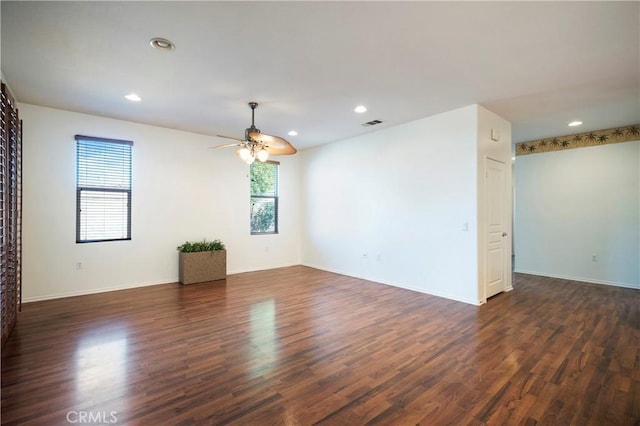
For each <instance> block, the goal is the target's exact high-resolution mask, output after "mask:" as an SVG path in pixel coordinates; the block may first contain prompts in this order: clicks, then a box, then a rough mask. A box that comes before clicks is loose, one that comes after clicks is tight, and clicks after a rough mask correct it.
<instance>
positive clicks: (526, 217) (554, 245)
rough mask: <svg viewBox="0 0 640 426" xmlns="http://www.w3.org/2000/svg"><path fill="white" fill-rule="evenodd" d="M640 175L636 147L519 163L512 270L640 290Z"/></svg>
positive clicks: (545, 155)
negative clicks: (513, 267) (513, 268)
mask: <svg viewBox="0 0 640 426" xmlns="http://www.w3.org/2000/svg"><path fill="white" fill-rule="evenodd" d="M639 170H640V142H625V143H619V144H611V145H603V146H594V147H589V148H578V149H571V150H566V151H556V152H549V153H541V154H532V155H525V156H520V157H518V158H517V160H516V166H515V174H516V178H515V181H516V233H515V238H516V240H515V254H516V271H517V272H524V273H530V274H536V275H545V276H551V277H560V278H568V279H575V280H580V281H587V282H595V283H603V284H613V285H619V286H624V287H633V288H640V266H639V265H640V189H639V187H640V185H639V180H640V176H639ZM594 254H595V255H596V256H597V262H593V261H592V256H593V255H594Z"/></svg>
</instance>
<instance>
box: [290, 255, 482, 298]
mask: <svg viewBox="0 0 640 426" xmlns="http://www.w3.org/2000/svg"><path fill="white" fill-rule="evenodd" d="M302 265H303V266H308V267H309V268H313V269H319V270H321V271H326V272H331V273H333V274H339V275H344V276H347V277H352V278H358V279H360V280H367V281H371V282H373V283H376V284H383V285H388V286H391V287H397V288H403V289H405V290H411V291H415V292H416V293H422V294H428V295H429V296H436V297H442V298H443V299H449V300H455V301H456V302H462V303H466V304H469V305H474V306H479V305H481V303H480V302H479V301H477V300H475V301H474V300H466V299H461V298H459V297H455V296H452V295H450V294H443V293H439V292H426V291H424V290H423V289H420V288H415V287H411V286H407V285H404V284H398V283H395V282H393V283H392V282H385V281H380V280H377V279H373V278H371V277H366V276H358V275H353V274H351V273H346V272H343V271H339V270H337V269H333V268H326V267H324V266H318V265H313V264H310V263H303V264H302Z"/></svg>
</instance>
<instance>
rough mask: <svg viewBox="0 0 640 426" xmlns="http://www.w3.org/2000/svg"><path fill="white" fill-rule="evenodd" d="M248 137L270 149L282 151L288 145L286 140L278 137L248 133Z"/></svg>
mask: <svg viewBox="0 0 640 426" xmlns="http://www.w3.org/2000/svg"><path fill="white" fill-rule="evenodd" d="M249 137H250V138H251V139H253V140H254V141H256V142H260V143H262V144H264V145H267V146H268V147H270V148H279V149H284V148H286V147H287V144H288V143H289V142H288V141H287V140H286V139H283V138H281V137H279V136H271V135H267V134H265V133H260V132H249Z"/></svg>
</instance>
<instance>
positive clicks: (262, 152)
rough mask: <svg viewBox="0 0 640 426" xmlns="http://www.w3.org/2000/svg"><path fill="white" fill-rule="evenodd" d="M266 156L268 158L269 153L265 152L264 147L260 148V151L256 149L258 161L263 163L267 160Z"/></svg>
mask: <svg viewBox="0 0 640 426" xmlns="http://www.w3.org/2000/svg"><path fill="white" fill-rule="evenodd" d="M268 158H269V153H268V152H267V150H266V149H264V148H262V149H261V150H260V151H258V161H260V162H261V163H264V162H265V161H267V159H268Z"/></svg>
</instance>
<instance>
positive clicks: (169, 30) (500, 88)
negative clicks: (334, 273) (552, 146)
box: [1, 0, 640, 149]
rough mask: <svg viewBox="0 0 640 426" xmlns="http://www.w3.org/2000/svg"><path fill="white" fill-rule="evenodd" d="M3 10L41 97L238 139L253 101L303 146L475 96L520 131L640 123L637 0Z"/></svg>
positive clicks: (272, 130)
mask: <svg viewBox="0 0 640 426" xmlns="http://www.w3.org/2000/svg"><path fill="white" fill-rule="evenodd" d="M1 8H2V10H1V13H2V27H1V32H2V51H1V59H2V63H1V67H2V73H3V74H4V76H5V78H6V79H7V82H8V84H9V85H10V87H11V88H12V90H13V92H14V93H15V95H16V97H17V98H18V100H19V101H21V102H25V103H31V104H36V105H43V106H50V107H54V108H60V109H65V110H70V111H78V112H85V113H89V114H96V115H101V116H106V117H113V118H119V119H124V120H130V121H136V122H141V123H149V124H154V125H159V126H164V127H170V128H175V129H182V130H188V131H193V132H198V133H203V134H207V135H215V134H226V135H231V136H236V137H242V136H243V131H244V129H245V128H246V127H247V126H248V125H249V124H250V117H251V114H250V110H249V108H248V106H247V102H248V101H254V100H255V101H258V102H259V103H260V107H259V108H258V110H257V112H256V125H257V126H258V127H259V128H261V129H262V131H263V132H265V133H269V134H274V135H280V136H284V137H285V138H287V139H290V140H291V142H292V143H293V144H294V145H295V146H296V147H298V148H299V149H300V148H302V149H303V148H307V147H311V146H314V145H319V144H323V143H328V142H333V141H337V140H341V139H344V138H348V137H352V136H356V135H359V134H363V133H367V132H372V131H376V130H377V129H380V128H384V127H387V126H393V125H397V124H400V123H404V122H408V121H411V120H415V119H418V118H422V117H426V116H430V115H434V114H437V113H440V112H445V111H449V110H452V109H455V108H458V107H462V106H466V105H470V104H474V103H479V104H482V105H484V106H485V107H487V108H488V109H490V110H492V111H494V112H496V113H497V114H499V115H501V116H503V117H504V118H506V119H507V120H509V121H511V122H512V124H513V139H514V141H515V142H520V141H524V140H531V139H536V138H540V137H547V136H558V135H563V134H568V133H574V132H576V131H588V130H596V129H600V128H607V127H614V126H622V125H628V124H636V123H638V122H640V2H637V1H633V2H608V1H603V2H401V3H399V2H180V1H172V2H26V1H20V2H12V1H6V0H3V1H2V2H1ZM153 37H164V38H168V39H170V40H171V41H173V42H174V43H175V45H176V49H175V50H174V51H172V52H162V51H158V50H154V49H152V48H151V47H150V46H149V40H150V39H151V38H153ZM129 92H135V93H138V94H139V95H140V96H142V98H143V101H142V102H140V103H137V104H134V103H131V102H129V101H127V100H125V99H124V97H123V96H124V95H125V94H127V93H129ZM358 104H364V105H366V106H367V107H368V111H367V112H366V113H365V114H356V113H354V112H353V108H354V107H355V106H356V105H358ZM373 119H379V120H382V121H383V122H384V123H383V124H381V125H378V126H375V127H363V126H361V124H362V123H364V122H366V121H369V120H373ZM574 119H578V120H582V121H583V122H584V125H583V126H581V127H579V128H568V127H567V123H568V122H569V121H571V120H574ZM292 129H295V130H297V131H298V132H299V135H298V136H296V137H289V136H287V132H288V131H289V130H292ZM576 129H577V130H576ZM213 143H223V140H221V139H217V138H215V139H214V138H212V144H213Z"/></svg>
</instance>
